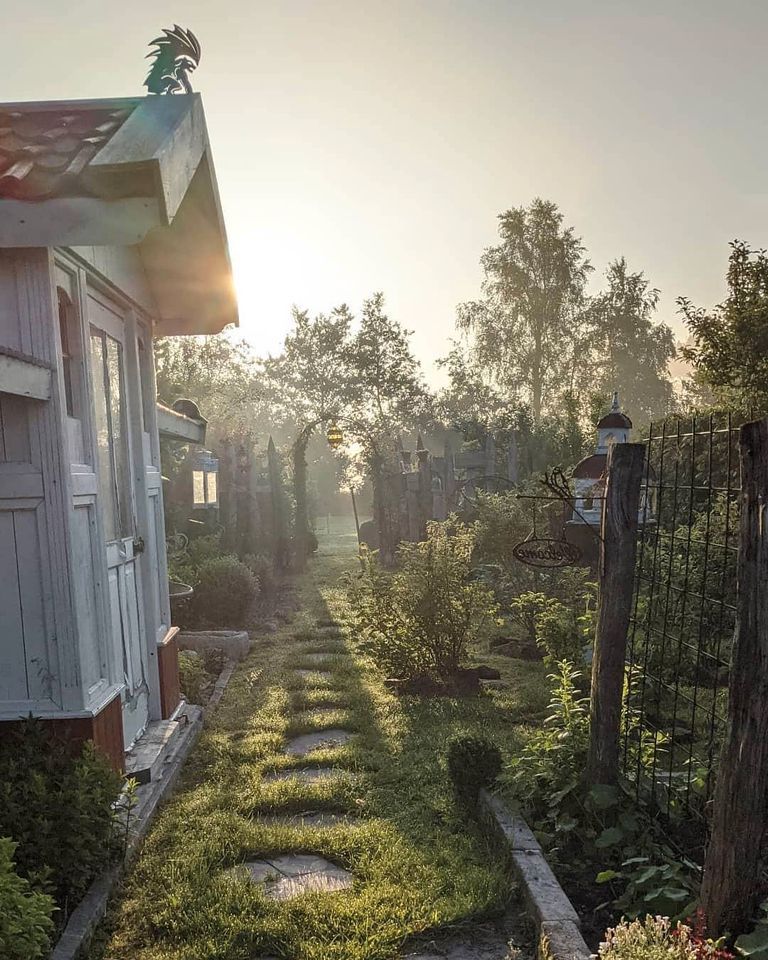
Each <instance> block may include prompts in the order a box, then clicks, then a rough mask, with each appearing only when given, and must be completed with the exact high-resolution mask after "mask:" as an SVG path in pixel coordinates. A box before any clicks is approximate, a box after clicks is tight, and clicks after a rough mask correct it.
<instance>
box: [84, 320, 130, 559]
mask: <svg viewBox="0 0 768 960" xmlns="http://www.w3.org/2000/svg"><path fill="white" fill-rule="evenodd" d="M91 370H92V375H93V398H94V419H95V424H94V425H95V430H96V453H97V466H98V472H99V490H100V491H101V495H102V497H103V509H102V515H103V517H104V533H105V537H106V540H107V542H108V543H110V542H112V541H114V540H120V539H122V538H124V537H128V536H131V534H132V531H133V518H132V511H131V498H130V486H129V483H130V479H129V464H128V437H127V433H126V410H125V375H124V371H123V348H122V344H121V343H119V341H117V340H115V339H114V338H113V337H110V336H109V334H107V333H105V332H104V331H102V330H98V329H96V328H93V327H92V328H91Z"/></svg>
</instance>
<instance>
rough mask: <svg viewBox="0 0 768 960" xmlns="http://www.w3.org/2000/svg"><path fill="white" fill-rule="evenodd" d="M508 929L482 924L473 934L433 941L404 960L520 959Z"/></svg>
mask: <svg viewBox="0 0 768 960" xmlns="http://www.w3.org/2000/svg"><path fill="white" fill-rule="evenodd" d="M511 933H512V931H511V930H510V929H509V925H508V924H506V923H504V922H502V923H500V924H494V923H481V924H477V925H476V926H474V927H473V928H472V929H471V930H469V931H466V932H462V933H458V934H455V935H454V936H448V937H445V938H441V939H438V940H434V941H432V942H431V943H429V944H425V945H424V946H422V947H419V948H417V949H415V950H412V951H411V952H406V953H404V954H403V960H438V958H440V960H513V958H516V957H518V956H519V950H518V948H517V947H516V946H515V945H514V941H515V940H517V939H518V936H517V935H515V936H514V938H513V937H512V936H511Z"/></svg>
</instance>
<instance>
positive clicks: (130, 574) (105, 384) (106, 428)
mask: <svg viewBox="0 0 768 960" xmlns="http://www.w3.org/2000/svg"><path fill="white" fill-rule="evenodd" d="M88 308H89V321H90V324H91V327H90V330H91V350H90V357H91V375H92V381H93V396H94V430H95V441H96V454H97V456H96V459H97V473H98V480H99V492H98V500H99V503H100V506H101V514H102V519H103V528H104V536H105V539H106V552H107V570H108V582H109V602H110V619H111V624H112V638H113V642H114V644H115V652H116V662H117V663H118V664H122V667H123V681H124V684H125V688H124V691H123V736H124V739H125V745H126V748H128V747H130V745H131V744H132V743H133V742H134V740H136V739H137V737H139V736H140V735H141V733H142V732H143V731H144V729H145V728H146V725H147V722H148V719H149V685H148V683H147V672H148V667H147V647H146V642H145V636H144V629H143V619H142V604H143V600H142V591H141V572H140V569H139V566H138V562H137V558H136V557H135V556H134V549H133V541H134V538H135V537H136V521H135V517H136V491H135V489H134V482H133V472H132V471H131V468H130V465H131V462H132V459H131V458H132V454H133V451H132V450H131V437H130V430H129V423H130V417H131V416H133V415H134V413H133V411H132V410H131V409H130V405H129V391H128V389H127V384H126V363H125V329H124V324H123V321H122V318H121V317H120V316H119V315H118V314H117V313H115V312H114V311H113V310H111V309H108V308H107V307H106V306H105V304H104V303H103V302H101V301H100V300H98V299H96V298H95V297H94V296H89V300H88Z"/></svg>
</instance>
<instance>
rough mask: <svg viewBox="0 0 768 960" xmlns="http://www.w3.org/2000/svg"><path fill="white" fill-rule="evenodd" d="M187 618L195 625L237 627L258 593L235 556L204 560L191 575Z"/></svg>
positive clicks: (251, 575)
mask: <svg viewBox="0 0 768 960" xmlns="http://www.w3.org/2000/svg"><path fill="white" fill-rule="evenodd" d="M193 581H194V582H193V584H192V586H193V587H194V589H195V592H194V594H193V596H192V598H191V599H190V602H189V614H188V615H189V618H190V620H191V621H193V622H194V623H196V624H211V625H213V626H216V627H240V626H242V625H243V623H244V621H245V618H246V615H247V613H248V609H249V608H250V606H251V604H252V603H253V601H254V600H255V599H256V597H257V596H258V594H259V583H258V581H257V579H256V577H255V576H254V575H253V573H252V572H251V570H249V569H248V567H247V566H246V565H245V564H244V563H242V562H241V561H240V560H238V559H237V557H234V556H223V557H215V558H213V559H210V560H204V561H203V562H202V563H201V564H200V566H198V567H197V568H195V570H194V572H193Z"/></svg>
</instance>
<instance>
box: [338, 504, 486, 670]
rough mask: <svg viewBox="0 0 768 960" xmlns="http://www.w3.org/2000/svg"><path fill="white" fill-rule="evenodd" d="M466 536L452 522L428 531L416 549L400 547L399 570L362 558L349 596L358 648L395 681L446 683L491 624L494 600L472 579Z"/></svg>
mask: <svg viewBox="0 0 768 960" xmlns="http://www.w3.org/2000/svg"><path fill="white" fill-rule="evenodd" d="M473 544H474V537H473V533H472V530H471V528H469V527H467V526H466V525H464V524H461V523H459V522H458V521H456V520H455V519H452V520H448V521H445V522H443V523H430V524H428V528H427V539H426V540H425V541H423V542H422V543H403V544H401V546H400V549H399V551H398V562H399V568H398V570H397V571H396V572H395V573H393V574H388V573H385V572H384V571H383V569H382V568H381V566H380V565H379V563H378V562H377V560H376V558H375V557H374V556H372V555H370V554H368V555H366V556H365V558H364V568H363V575H362V578H361V580H360V582H359V585H358V586H357V588H356V589H355V590H353V592H352V603H353V609H354V615H355V619H356V625H357V628H358V633H359V646H360V649H361V650H363V651H364V652H365V653H368V654H370V655H371V656H372V657H373V658H374V659H375V660H376V662H377V663H378V664H379V665H380V666H381V667H382V668H383V669H384V670H385V671H386V672H387V673H389V674H390V675H392V676H394V677H397V678H399V679H411V678H414V677H417V676H429V677H431V678H433V679H436V680H441V681H446V680H449V679H451V678H452V677H453V675H454V674H455V673H456V671H457V670H458V669H459V667H460V666H461V665H462V664H463V663H464V662H465V661H466V658H467V652H468V647H469V644H470V643H471V642H472V641H473V640H475V639H476V638H477V637H478V636H479V634H480V633H481V631H482V629H483V628H484V626H485V625H486V624H487V622H488V621H489V620H490V619H491V618H492V617H493V616H494V614H495V612H496V605H495V603H494V600H493V594H492V593H491V591H490V590H489V589H488V587H486V586H485V585H484V584H482V583H479V582H477V581H476V580H475V579H474V578H473V572H472V562H471V561H472V547H473Z"/></svg>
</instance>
